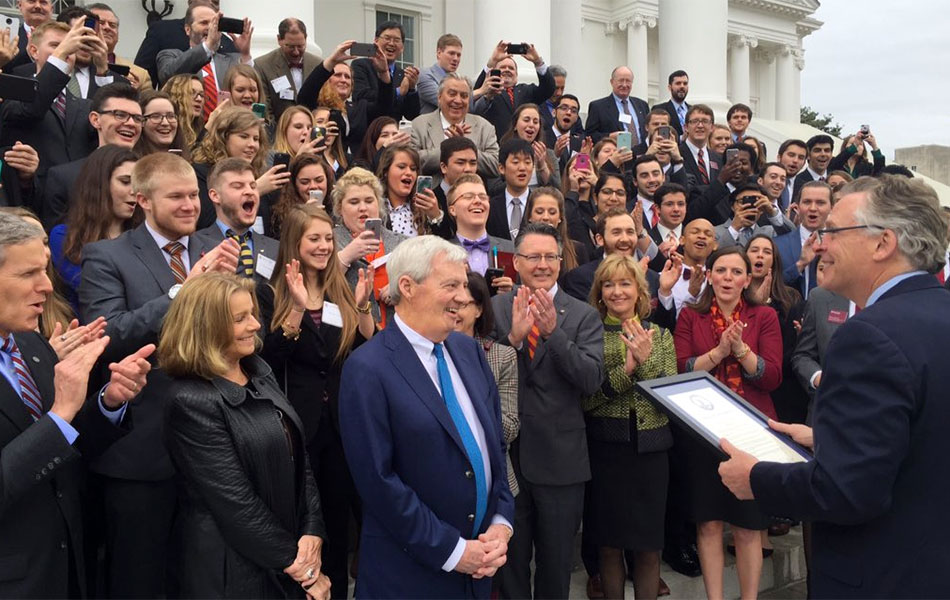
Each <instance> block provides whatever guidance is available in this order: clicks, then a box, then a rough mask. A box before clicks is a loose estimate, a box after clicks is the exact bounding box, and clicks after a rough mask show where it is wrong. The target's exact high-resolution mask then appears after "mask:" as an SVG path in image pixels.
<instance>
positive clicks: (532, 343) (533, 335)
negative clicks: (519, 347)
mask: <svg viewBox="0 0 950 600" xmlns="http://www.w3.org/2000/svg"><path fill="white" fill-rule="evenodd" d="M540 337H541V330H540V329H538V326H537V325H532V326H531V331H529V332H528V358H529V359H530V360H534V353H535V352H537V351H538V339H539V338H540Z"/></svg>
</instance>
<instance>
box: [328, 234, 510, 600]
mask: <svg viewBox="0 0 950 600" xmlns="http://www.w3.org/2000/svg"><path fill="white" fill-rule="evenodd" d="M467 259H468V255H467V254H466V253H465V250H464V249H462V248H461V247H460V246H454V245H452V244H450V243H448V242H447V241H445V240H443V239H441V238H437V237H435V236H421V237H417V238H413V239H411V240H408V241H405V242H403V243H402V244H400V245H399V247H398V248H397V249H396V250H395V251H393V253H392V254H391V255H390V258H389V261H388V263H387V271H388V273H389V281H390V286H389V289H390V294H391V295H392V299H393V302H394V304H395V306H396V315H395V317H394V318H393V322H392V323H390V324H389V327H387V328H386V329H384V330H383V331H382V332H381V333H379V334H377V335H376V336H374V337H373V339H372V340H371V341H369V342H367V343H366V344H363V345H362V346H361V347H360V348H359V349H358V350H356V351H355V352H354V353H353V354H352V355H350V357H349V358H348V359H347V361H346V365H345V366H344V367H343V376H342V382H341V386H340V433H341V436H342V438H343V447H344V450H345V451H346V458H347V462H348V463H349V467H350V472H351V473H352V475H353V481H354V483H355V484H356V488H357V490H358V491H359V494H360V497H361V498H362V501H363V530H362V534H361V538H360V569H359V576H358V577H357V580H356V596H357V598H360V597H364V598H488V597H489V596H490V594H491V576H492V575H494V573H495V571H496V570H497V569H498V567H500V566H501V565H503V564H504V563H505V560H506V557H507V551H508V540H509V538H510V537H511V535H512V533H513V530H512V527H511V523H512V522H513V521H514V498H513V497H512V495H511V490H510V489H509V488H508V476H507V471H506V467H505V453H504V440H503V437H502V432H501V409H500V404H499V397H498V389H497V388H496V386H495V380H494V378H493V376H492V373H491V370H489V367H488V362H487V360H486V359H485V353H484V351H483V350H482V349H481V347H480V346H479V345H478V344H477V343H476V342H475V341H474V340H473V339H471V338H469V337H466V336H464V335H462V334H458V333H453V329H454V327H455V324H456V321H457V320H458V311H459V309H461V308H462V307H463V306H465V305H466V304H467V303H468V302H471V300H472V299H471V296H470V295H469V293H468V289H467V275H466V264H467Z"/></svg>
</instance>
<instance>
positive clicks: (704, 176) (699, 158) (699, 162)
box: [696, 148, 709, 184]
mask: <svg viewBox="0 0 950 600" xmlns="http://www.w3.org/2000/svg"><path fill="white" fill-rule="evenodd" d="M696 166H697V167H699V178H700V179H701V180H702V182H703V183H704V184H708V183H709V171H707V170H706V159H704V158H703V149H702V148H700V149H699V152H697V153H696Z"/></svg>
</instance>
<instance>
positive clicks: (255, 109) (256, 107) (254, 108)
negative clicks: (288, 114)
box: [251, 102, 267, 119]
mask: <svg viewBox="0 0 950 600" xmlns="http://www.w3.org/2000/svg"><path fill="white" fill-rule="evenodd" d="M251 112H252V113H254V114H255V115H257V118H259V119H263V118H264V115H266V114H267V105H266V104H261V103H260V102H255V103H254V104H252V105H251Z"/></svg>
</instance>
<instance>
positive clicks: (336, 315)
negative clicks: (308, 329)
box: [321, 300, 343, 328]
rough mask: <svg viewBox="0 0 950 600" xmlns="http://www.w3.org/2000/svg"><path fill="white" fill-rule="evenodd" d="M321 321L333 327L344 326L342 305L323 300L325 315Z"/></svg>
mask: <svg viewBox="0 0 950 600" xmlns="http://www.w3.org/2000/svg"><path fill="white" fill-rule="evenodd" d="M321 322H323V323H326V324H327V325H332V326H333V327H341V328H342V327H343V315H341V314H340V307H339V306H337V305H336V304H334V303H332V302H327V301H326V300H324V301H323V316H322V318H321Z"/></svg>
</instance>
